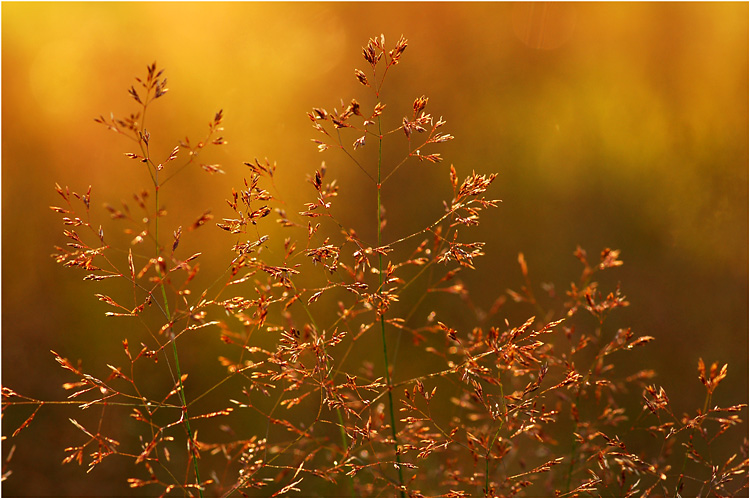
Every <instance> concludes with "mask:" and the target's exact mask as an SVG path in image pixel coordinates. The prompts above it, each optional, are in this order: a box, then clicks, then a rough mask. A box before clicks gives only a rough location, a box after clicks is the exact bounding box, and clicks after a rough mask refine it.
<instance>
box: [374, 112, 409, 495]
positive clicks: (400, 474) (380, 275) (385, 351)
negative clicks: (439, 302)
mask: <svg viewBox="0 0 750 499" xmlns="http://www.w3.org/2000/svg"><path fill="white" fill-rule="evenodd" d="M378 134H379V136H378V183H377V188H378V193H377V194H378V200H377V201H378V218H377V220H378V247H380V246H382V245H383V242H382V234H381V230H380V227H381V225H382V220H381V213H382V204H381V198H380V190H381V187H382V185H381V182H380V178H381V175H380V173H381V166H382V163H383V136H382V134H381V124H380V117H378ZM378 293H380V294H381V295H382V294H383V255H382V254H380V253H378ZM380 335H381V337H382V339H383V359H384V360H385V382H386V386H387V388H388V406H389V409H390V415H391V433H392V434H393V448H394V450H395V453H396V467H397V468H398V482H399V484H400V485H401V487H402V488H401V490H400V495H401V497H406V494H405V493H404V489H403V487H404V474H403V471H401V455H400V453H399V449H398V435H397V432H396V416H395V415H394V412H393V391H392V388H393V386H392V385H391V374H390V372H389V371H390V366H389V365H388V347H387V343H386V338H385V317H384V316H383V315H380Z"/></svg>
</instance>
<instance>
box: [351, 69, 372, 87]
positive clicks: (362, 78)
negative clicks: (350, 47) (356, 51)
mask: <svg viewBox="0 0 750 499" xmlns="http://www.w3.org/2000/svg"><path fill="white" fill-rule="evenodd" d="M354 76H355V77H356V78H357V80H359V82H360V83H361V84H362V85H364V86H366V87H369V86H370V83H369V82H368V81H367V76H366V75H365V73H364V72H363V71H361V70H359V69H355V70H354Z"/></svg>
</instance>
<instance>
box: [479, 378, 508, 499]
mask: <svg viewBox="0 0 750 499" xmlns="http://www.w3.org/2000/svg"><path fill="white" fill-rule="evenodd" d="M499 378H500V375H499V374H498V379H499ZM500 400H502V402H503V417H505V418H507V416H508V415H507V409H506V407H505V392H504V391H503V384H502V383H500ZM503 426H504V420H502V421H500V426H498V427H497V430H496V431H495V434H494V435H493V436H492V440H491V441H490V444H489V445H488V446H487V455H486V456H485V468H484V496H485V497H490V460H491V459H492V447H494V445H495V442H496V441H497V436H498V435H499V434H500V430H502V429H503Z"/></svg>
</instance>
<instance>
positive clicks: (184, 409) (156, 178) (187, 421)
mask: <svg viewBox="0 0 750 499" xmlns="http://www.w3.org/2000/svg"><path fill="white" fill-rule="evenodd" d="M144 115H145V109H144ZM149 161H150V160H149ZM154 171H155V173H154V178H153V180H154V202H155V204H156V212H155V214H154V241H155V245H156V258H157V261H158V259H159V258H160V257H161V246H160V245H159V169H158V168H154ZM156 269H157V272H158V273H159V277H160V279H161V282H160V288H161V296H162V299H163V300H164V311H165V313H166V315H167V321H168V322H171V321H172V313H171V312H170V310H169V300H168V299H167V289H166V286H164V277H165V276H164V275H162V272H161V266H160V265H159V264H158V263H157V264H156ZM170 334H172V339H171V340H172V356H173V357H174V364H175V370H176V371H177V384H178V387H179V393H180V402H181V403H182V417H183V419H184V423H185V432H186V433H187V439H188V448H189V449H190V457H191V460H192V461H193V471H194V472H195V480H196V482H197V484H198V495H199V496H200V497H203V489H202V487H201V475H200V470H199V469H198V455H197V452H196V449H195V442H194V441H193V432H192V430H191V429H190V417H189V416H188V410H187V399H186V397H185V387H184V386H183V384H182V370H181V369H180V357H179V355H178V354H177V338H176V337H175V336H174V332H173V331H172V328H170Z"/></svg>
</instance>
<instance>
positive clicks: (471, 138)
mask: <svg viewBox="0 0 750 499" xmlns="http://www.w3.org/2000/svg"><path fill="white" fill-rule="evenodd" d="M380 33H384V34H385V36H386V39H387V40H390V42H391V43H392V42H393V41H395V40H396V39H397V38H398V36H400V35H401V34H403V35H404V36H406V37H407V38H408V39H409V42H410V44H409V48H408V49H407V51H406V53H405V55H404V58H403V60H402V63H401V64H400V65H399V66H398V67H397V68H396V70H395V71H394V73H393V74H392V75H390V76H389V78H390V81H389V83H388V84H387V86H386V89H385V94H384V95H383V97H382V100H383V102H386V103H387V104H388V108H387V114H386V117H387V118H388V119H391V120H393V123H394V124H395V125H394V126H398V124H399V123H400V119H401V117H402V116H404V115H407V114H408V113H409V111H410V107H411V102H412V101H413V100H414V98H416V97H418V96H420V95H422V94H425V95H427V96H428V97H429V98H430V102H429V106H428V111H429V112H431V113H432V114H433V115H434V116H441V115H442V116H443V117H445V119H447V121H448V125H447V127H446V128H447V131H449V132H450V133H451V134H452V135H454V136H455V137H456V139H455V140H454V141H452V142H450V143H448V144H446V145H445V146H444V147H442V148H441V149H440V152H441V153H442V155H443V157H444V158H445V161H446V162H447V163H454V164H455V165H456V168H457V169H458V171H459V173H460V174H461V175H466V174H468V173H470V172H471V171H472V170H476V171H477V172H498V173H499V174H500V175H499V177H498V179H497V181H496V182H495V186H494V189H495V191H494V195H493V197H499V198H502V199H503V204H502V205H501V206H500V207H499V208H498V209H497V210H494V211H492V212H491V214H490V216H485V220H484V222H483V225H482V228H481V229H480V230H481V236H480V239H481V240H486V241H487V247H486V252H487V256H486V257H484V258H483V259H482V260H480V261H478V262H477V264H478V271H477V272H475V273H473V274H465V276H464V280H465V281H466V282H467V284H468V286H469V288H470V289H471V290H472V293H473V297H474V301H475V302H476V303H477V305H479V306H481V307H485V308H487V307H489V306H490V305H491V304H492V302H493V301H494V300H495V298H497V296H498V295H500V294H501V293H503V292H504V291H505V290H506V288H514V289H518V288H519V287H520V286H521V285H522V284H523V280H522V277H521V274H520V271H519V269H518V266H517V263H516V255H517V253H518V252H523V253H524V254H525V255H526V260H527V262H528V263H529V268H530V274H531V278H532V282H534V283H535V284H537V286H538V285H539V284H540V283H542V282H549V283H553V284H554V285H555V289H556V290H557V293H562V292H563V291H564V289H565V288H566V287H567V286H568V283H569V282H570V281H572V280H574V279H576V278H577V276H578V273H579V272H580V268H579V265H578V262H577V261H576V259H575V258H574V257H573V256H572V253H573V250H574V249H575V247H576V245H581V246H582V247H583V248H585V249H587V250H588V251H589V254H591V255H595V254H596V253H597V252H598V251H599V250H601V249H602V248H604V247H607V246H608V247H612V248H619V249H621V250H622V258H623V260H624V261H625V266H624V267H622V268H621V269H618V270H617V271H616V272H617V274H616V276H617V279H619V280H620V281H621V282H622V288H623V291H624V293H625V294H626V295H627V297H628V299H629V301H630V302H631V307H630V308H629V309H626V310H624V311H623V312H622V313H621V315H620V316H619V318H618V320H619V321H621V322H622V325H630V326H632V327H633V328H634V330H635V331H637V333H638V334H640V335H651V336H654V337H656V339H657V341H656V342H654V343H653V344H652V345H649V346H648V348H645V349H644V352H646V353H643V352H642V353H641V355H640V356H638V358H637V359H636V360H635V361H634V362H637V363H639V365H637V366H634V367H633V368H634V369H636V368H646V367H648V368H654V369H656V370H657V372H658V373H660V378H659V384H662V385H664V387H665V388H666V390H667V392H668V393H672V394H675V395H674V396H673V398H674V399H677V400H674V402H675V405H676V407H677V408H679V409H682V410H685V411H693V410H695V409H697V408H699V407H701V406H702V401H703V395H704V391H703V387H702V386H701V385H700V383H699V382H698V380H697V374H696V365H697V360H698V357H703V358H704V359H706V361H707V362H711V361H713V360H717V361H719V362H720V363H728V364H729V373H730V377H729V380H728V381H726V382H725V383H724V384H722V386H721V387H720V389H719V390H718V391H717V393H716V395H715V401H716V403H717V404H733V403H739V402H743V401H747V391H748V381H747V380H748V356H747V352H748V334H747V333H748V257H747V255H748V6H747V4H744V3H710V4H707V3H691V4H672V3H668V4H650V3H641V4H542V3H534V4H494V3H479V4H457V3H440V4H426V3H418V4H413V3H388V4H381V3H362V4H351V3H325V4H321V3H302V4H284V3H278V4H277V3H252V4H243V3H59V4H58V3H4V4H3V5H2V90H3V92H2V125H3V130H2V131H3V133H2V236H3V239H2V241H3V242H2V264H3V275H2V326H3V329H2V332H3V335H2V361H3V362H2V378H3V379H2V382H3V384H4V385H7V386H11V387H12V388H14V389H15V390H17V391H19V392H21V393H29V394H33V395H34V396H37V397H39V398H62V397H65V395H66V394H65V393H64V391H63V390H62V388H61V387H60V385H61V383H62V382H63V381H64V380H67V379H66V378H64V377H63V372H62V370H61V369H59V367H58V365H57V364H56V363H55V362H54V359H53V358H52V356H51V354H49V350H50V349H53V350H55V351H57V352H60V353H61V354H62V355H63V356H66V357H68V358H70V359H71V360H74V359H78V358H81V359H83V361H84V366H88V367H90V368H92V369H102V368H104V364H105V363H106V362H109V361H112V360H113V359H120V361H122V360H123V359H122V356H123V354H122V350H121V346H120V341H121V340H122V339H123V338H124V337H127V336H128V335H129V334H132V332H129V329H128V328H129V326H128V325H126V324H123V323H117V324H114V325H113V323H112V321H111V320H107V319H106V318H105V317H104V316H103V312H104V311H105V310H106V307H105V306H104V304H102V303H101V302H99V301H97V300H96V299H95V298H94V297H93V293H94V292H106V291H102V289H105V288H106V285H105V286H103V287H102V286H100V287H97V286H96V285H92V284H91V283H83V282H81V281H79V280H78V277H82V274H80V273H78V272H75V271H68V270H67V269H63V268H59V267H58V266H57V265H55V264H54V262H53V261H52V259H51V258H49V254H50V253H51V252H52V246H53V245H55V244H61V243H62V236H61V235H60V232H61V225H60V223H59V219H58V217H57V216H55V214H53V213H51V212H50V211H49V210H48V206H49V205H57V204H59V198H58V197H57V194H56V193H55V192H54V189H53V186H54V183H55V182H58V183H60V184H61V185H69V186H70V187H71V188H72V189H73V190H78V191H85V189H86V188H87V187H88V185H92V186H93V203H92V206H93V207H94V216H95V217H99V218H98V220H99V222H98V223H101V224H102V225H103V226H104V228H105V231H108V232H114V231H116V230H119V229H118V226H117V225H115V224H113V223H111V222H110V221H109V220H108V218H107V216H106V213H105V212H104V210H101V211H98V207H99V206H101V203H103V202H105V201H107V202H110V203H112V204H116V203H117V202H118V201H119V200H120V199H127V198H129V197H130V195H131V193H132V192H136V191H138V190H140V189H141V188H143V187H147V186H148V185H149V179H148V177H147V176H146V174H145V172H143V171H141V170H139V169H138V168H137V166H135V165H134V164H133V162H132V161H130V160H128V159H127V158H125V157H124V156H123V155H122V152H124V151H127V150H128V149H127V148H128V147H129V146H130V144H129V143H127V142H126V141H124V140H122V139H121V138H120V137H118V136H116V135H115V134H113V133H111V132H108V131H107V130H106V129H105V128H104V127H101V126H100V125H97V124H96V123H94V121H93V118H95V117H97V116H99V115H101V114H104V115H105V116H108V115H109V113H110V111H111V112H113V113H114V114H115V116H123V115H126V114H128V113H129V112H131V110H133V107H132V106H131V104H132V102H131V101H130V100H129V98H128V96H127V93H126V92H125V90H126V89H127V88H128V87H129V85H130V84H131V83H132V82H133V77H134V76H139V75H142V74H143V70H144V68H145V66H146V65H147V64H149V63H151V62H153V61H154V60H155V61H157V64H158V65H159V66H160V67H165V68H166V73H165V74H166V76H167V77H168V79H169V84H168V86H169V87H170V92H169V93H168V94H167V96H166V97H165V98H164V99H162V100H160V101H159V102H158V103H156V104H155V105H154V107H153V109H152V110H151V111H150V112H152V113H153V115H152V116H150V125H149V128H150V129H151V130H152V134H153V136H154V142H155V147H157V148H159V150H162V151H163V153H164V155H165V157H166V156H167V155H168V154H169V151H171V149H172V148H173V147H174V145H175V144H176V142H177V141H178V140H180V139H181V138H183V137H184V136H185V135H187V136H189V137H191V138H196V139H197V138H199V137H200V136H201V135H203V134H204V133H205V126H206V124H207V123H208V121H209V120H210V119H211V118H212V117H213V114H214V113H215V112H216V111H217V110H219V109H224V113H225V116H226V118H225V121H224V127H225V133H224V136H225V137H226V138H227V140H228V141H229V144H228V145H227V146H225V147H224V148H223V149H220V150H217V151H214V152H212V153H211V154H212V156H211V157H210V158H207V159H208V160H209V161H210V162H214V163H221V164H222V165H223V169H224V170H225V171H226V172H227V175H225V176H208V175H207V174H205V173H203V172H200V171H196V172H191V173H189V174H187V173H186V174H185V175H183V176H180V178H176V179H175V181H174V183H173V184H172V185H171V186H170V187H169V191H168V192H167V193H166V194H165V205H166V206H167V209H168V212H169V217H168V218H167V219H166V221H165V222H164V226H167V227H174V226H176V225H179V224H189V223H190V222H191V221H192V220H194V219H196V218H197V217H198V216H200V214H201V213H202V212H203V211H204V210H205V209H211V210H212V211H213V212H214V214H215V215H216V216H217V218H219V217H221V216H222V215H227V216H228V215H229V213H228V210H227V208H226V205H225V204H224V199H225V198H227V197H229V193H230V190H231V187H232V186H239V185H240V183H241V180H242V177H243V175H244V174H245V168H244V167H243V166H242V162H243V161H251V160H252V159H253V158H255V157H258V158H263V157H268V158H269V159H270V160H271V161H276V162H277V163H278V165H279V173H278V179H277V184H278V185H279V189H280V191H281V194H282V197H284V198H285V199H286V200H287V202H289V203H290V209H295V210H296V208H291V207H294V206H298V205H299V203H300V202H301V201H302V200H304V199H306V198H307V194H305V193H306V192H307V191H306V189H308V187H307V186H306V185H305V182H304V178H305V174H306V173H310V172H312V171H314V169H315V168H317V167H318V166H319V164H320V161H321V160H322V159H324V160H325V161H326V163H327V165H328V171H329V174H328V175H329V176H330V177H331V178H338V179H339V183H340V185H341V190H342V194H341V196H340V198H339V199H338V200H337V201H336V205H337V206H338V207H339V209H341V212H340V213H341V216H342V219H344V221H345V222H347V223H350V224H351V225H352V226H354V227H362V229H361V231H360V232H361V234H362V235H363V236H364V237H373V235H372V229H371V227H370V226H371V225H372V224H370V223H368V222H369V221H370V218H372V217H373V216H374V214H373V213H371V211H372V210H371V209H370V207H371V206H372V205H373V202H370V197H371V196H372V195H373V194H372V193H371V192H370V189H369V187H370V186H369V185H368V184H367V183H366V182H365V181H366V179H365V178H364V177H363V176H362V174H361V172H359V171H358V170H357V169H356V168H355V167H353V166H352V165H351V163H350V162H348V161H347V159H346V158H345V157H343V156H339V155H336V154H331V153H327V154H323V155H320V154H318V153H317V152H316V150H315V147H314V144H312V142H310V140H309V139H310V138H311V137H314V133H315V132H314V131H313V130H312V129H311V128H310V126H309V121H308V119H307V117H306V116H305V112H306V111H308V110H309V109H311V108H312V107H313V106H320V107H325V108H329V109H330V108H333V107H340V102H341V101H342V100H343V101H344V102H348V101H349V100H350V99H351V98H352V97H357V98H361V97H360V96H361V95H363V93H362V91H361V87H360V86H359V85H358V83H357V82H356V80H355V79H354V78H353V70H354V68H356V67H362V66H363V65H364V61H362V59H361V55H360V47H361V46H363V45H364V44H365V43H366V41H367V38H368V37H370V36H375V35H377V34H380ZM363 100H364V99H363ZM388 113H390V114H388ZM397 143H398V141H397V140H394V144H397ZM395 147H396V146H394V148H395ZM385 155H386V158H389V157H391V156H390V155H394V156H393V157H396V156H397V151H395V150H394V151H389V150H386V151H385ZM444 166H445V165H443V167H436V166H434V165H431V164H426V163H413V164H411V165H410V167H409V168H408V169H407V168H403V169H401V170H400V171H399V174H398V175H397V176H395V177H394V179H393V182H392V184H391V187H389V188H388V189H386V190H385V191H384V204H385V206H386V208H387V209H388V212H387V215H388V226H387V232H386V237H389V235H390V236H392V237H394V238H395V237H399V236H400V235H404V234H408V233H410V232H411V231H413V230H416V229H419V228H421V227H423V226H424V224H425V223H426V222H428V221H430V220H432V219H434V217H433V214H435V213H440V211H441V209H442V205H441V199H443V198H444V197H446V196H449V184H448V183H447V175H446V174H445V169H444ZM438 171H439V172H440V173H439V174H435V173H434V172H438ZM415 186H419V189H415ZM422 193H423V195H422ZM171 217H174V218H171ZM368 230H369V231H370V232H368ZM217 231H218V230H217V229H216V228H215V227H204V228H202V229H201V231H199V232H196V233H195V236H194V237H193V239H192V240H190V241H189V242H186V243H185V244H186V245H192V246H188V247H191V248H192V247H195V248H200V249H201V251H204V252H205V253H206V254H207V255H211V256H210V257H207V260H206V261H205V262H204V263H203V264H202V265H203V275H204V278H206V279H208V278H209V277H210V276H211V275H212V274H214V273H216V272H220V271H221V270H222V269H223V268H224V267H223V266H222V265H223V264H225V262H227V261H228V260H229V258H230V249H229V248H230V246H231V241H230V240H229V239H227V238H223V237H220V236H219V237H217V236H216V233H217ZM186 251H187V250H186ZM536 292H537V294H539V295H541V294H543V292H542V291H541V288H538V289H537V290H536ZM514 313H515V314H517V315H518V317H523V318H525V317H524V316H528V315H532V314H533V313H534V311H533V310H531V309H529V310H523V309H520V310H518V309H517V310H516V312H514ZM521 320H523V319H521ZM203 341H205V342H206V345H207V346H210V345H213V346H210V348H213V349H218V348H220V347H217V346H216V345H215V343H216V339H215V338H214V337H208V336H207V337H206V338H204V339H203ZM185 362H186V363H189V362H190V359H189V358H186V359H185ZM396 362H398V359H397V360H396ZM410 367H412V368H413V367H414V365H412V366H410ZM217 368H218V367H217ZM206 374H207V377H208V373H206ZM677 394H679V397H678V396H676V395H677ZM93 410H99V409H92V411H93ZM53 412H54V411H53V410H42V411H40V414H39V416H38V417H37V420H36V421H35V422H34V424H33V426H32V428H31V429H28V430H25V432H24V433H22V434H21V435H20V436H19V438H18V439H17V440H18V442H19V447H18V449H17V451H16V454H15V456H14V457H13V461H12V462H11V468H12V469H13V471H14V472H13V474H12V475H11V476H10V478H9V479H8V480H7V481H6V482H4V484H3V493H4V494H5V495H9V496H50V495H59V496H106V495H125V494H132V493H133V491H131V490H129V489H127V488H126V484H125V483H124V479H123V477H122V473H123V472H124V471H123V470H121V469H119V468H118V467H117V466H116V465H115V464H113V463H108V464H105V465H103V466H102V467H100V468H97V469H96V470H95V472H92V473H91V474H90V475H89V476H85V475H86V474H85V468H79V467H77V466H74V465H67V466H65V467H62V466H60V462H61V460H62V459H63V457H64V454H63V452H62V450H63V448H64V447H65V446H66V445H68V444H70V443H72V442H73V441H75V439H76V438H77V437H78V435H77V434H76V432H77V430H76V429H75V428H74V427H72V425H67V424H62V425H61V424H60V421H63V422H64V421H65V418H64V417H62V416H60V415H59V414H57V413H55V414H53ZM63 412H65V413H66V414H65V416H66V417H67V416H68V414H67V412H70V414H69V415H70V416H72V415H73V414H74V411H73V410H70V411H67V410H65V411H62V410H61V411H60V413H63ZM25 417H26V416H25V415H22V414H20V415H17V416H13V417H10V416H9V417H6V418H4V419H3V434H7V432H8V430H9V429H10V431H11V432H12V430H13V428H14V427H15V426H17V424H19V423H20V422H21V421H23V419H25ZM68 426H70V427H68ZM7 452H8V449H7V448H6V443H3V456H5V455H6V454H7ZM136 492H137V491H136Z"/></svg>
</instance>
